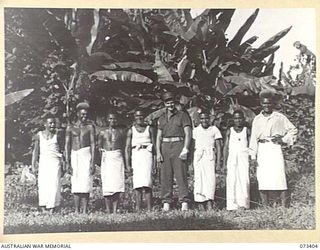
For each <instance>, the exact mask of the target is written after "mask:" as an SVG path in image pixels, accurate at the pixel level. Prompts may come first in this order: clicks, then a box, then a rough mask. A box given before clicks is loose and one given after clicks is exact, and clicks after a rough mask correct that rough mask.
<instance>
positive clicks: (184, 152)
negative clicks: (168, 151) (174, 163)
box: [179, 148, 189, 161]
mask: <svg viewBox="0 0 320 250" xmlns="http://www.w3.org/2000/svg"><path fill="white" fill-rule="evenodd" d="M188 153H189V150H188V149H186V148H183V149H182V151H181V153H180V155H179V158H180V159H181V160H184V161H185V160H187V158H188Z"/></svg>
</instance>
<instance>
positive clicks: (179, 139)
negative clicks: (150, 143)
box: [162, 137, 184, 142]
mask: <svg viewBox="0 0 320 250" xmlns="http://www.w3.org/2000/svg"><path fill="white" fill-rule="evenodd" d="M183 140H184V138H183V137H164V138H162V142H178V141H183Z"/></svg>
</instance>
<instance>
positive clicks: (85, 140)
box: [66, 102, 95, 213]
mask: <svg viewBox="0 0 320 250" xmlns="http://www.w3.org/2000/svg"><path fill="white" fill-rule="evenodd" d="M88 109H89V104H88V103H85V102H82V103H79V104H78V105H77V116H78V121H77V122H76V123H75V124H74V125H70V126H68V128H67V131H66V164H67V169H68V170H69V172H70V173H71V175H72V177H71V192H72V193H73V194H74V203H75V212H76V213H80V210H81V207H82V212H83V213H87V207H88V202H89V193H90V192H91V189H92V179H93V178H92V176H93V174H94V171H95V167H94V157H95V127H94V125H93V124H92V122H90V121H88Z"/></svg>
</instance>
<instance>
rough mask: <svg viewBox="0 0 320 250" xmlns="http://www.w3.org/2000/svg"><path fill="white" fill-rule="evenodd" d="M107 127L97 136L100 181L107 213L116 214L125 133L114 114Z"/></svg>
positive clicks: (121, 181) (110, 116)
mask: <svg viewBox="0 0 320 250" xmlns="http://www.w3.org/2000/svg"><path fill="white" fill-rule="evenodd" d="M108 123H109V126H108V128H106V129H105V130H102V131H101V132H100V134H99V139H98V146H99V149H100V151H101V152H102V157H101V180H102V192H103V196H104V198H105V204H106V211H107V213H111V211H113V213H116V212H117V209H118V203H119V197H120V193H121V192H124V168H125V163H124V159H123V151H124V145H125V139H126V131H125V129H122V128H120V127H119V126H118V118H117V114H116V113H110V114H109V115H108Z"/></svg>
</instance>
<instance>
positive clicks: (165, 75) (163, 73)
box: [153, 50, 173, 82]
mask: <svg viewBox="0 0 320 250" xmlns="http://www.w3.org/2000/svg"><path fill="white" fill-rule="evenodd" d="M153 70H154V72H155V73H156V74H157V76H158V81H159V82H162V81H173V78H172V76H171V74H170V73H169V71H168V69H167V68H166V66H164V64H163V63H162V61H161V59H160V54H159V50H157V51H156V58H155V63H154V65H153Z"/></svg>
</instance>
